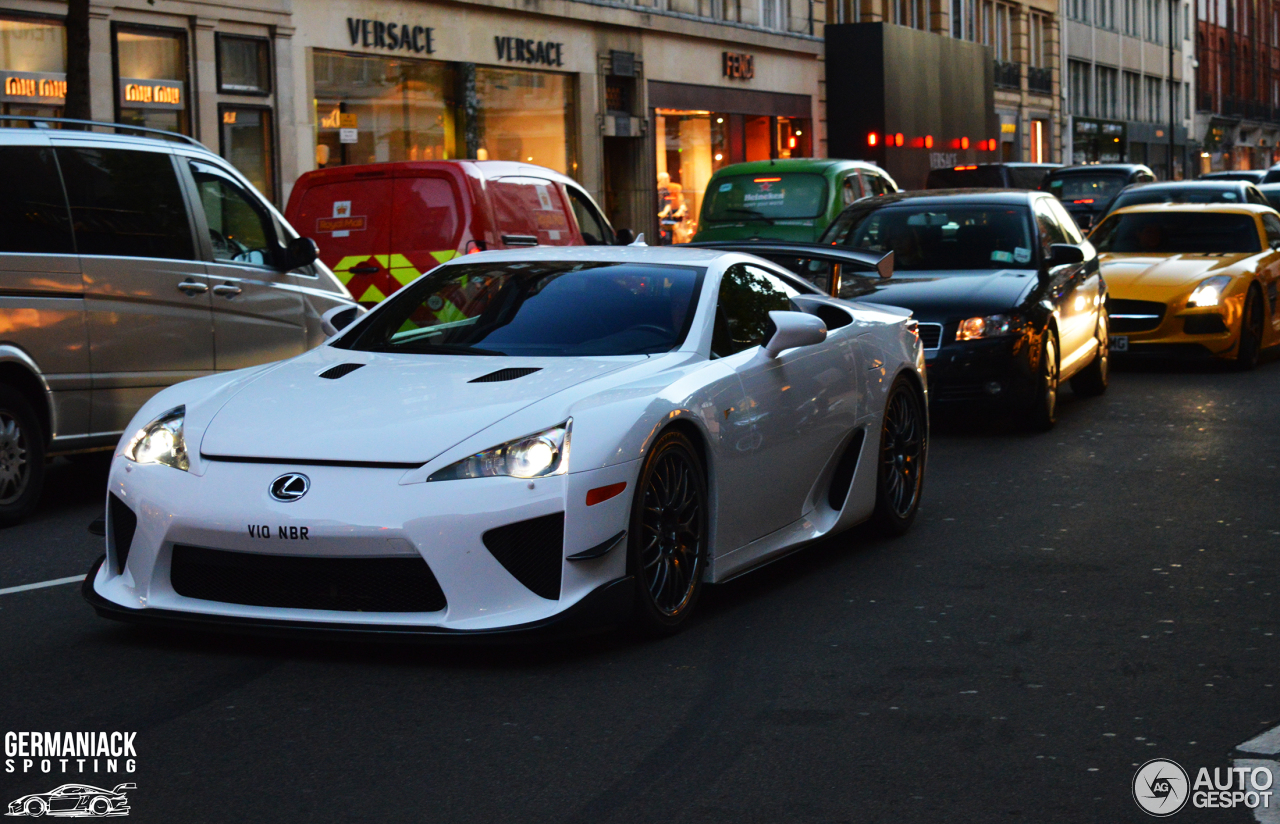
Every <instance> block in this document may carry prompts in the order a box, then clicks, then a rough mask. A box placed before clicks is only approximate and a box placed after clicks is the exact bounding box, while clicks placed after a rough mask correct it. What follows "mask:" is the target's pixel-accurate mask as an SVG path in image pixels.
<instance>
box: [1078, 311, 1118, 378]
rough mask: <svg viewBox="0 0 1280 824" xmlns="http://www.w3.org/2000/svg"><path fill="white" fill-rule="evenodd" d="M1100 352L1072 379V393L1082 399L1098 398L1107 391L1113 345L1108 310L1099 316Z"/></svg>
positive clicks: (1097, 333) (1097, 335)
mask: <svg viewBox="0 0 1280 824" xmlns="http://www.w3.org/2000/svg"><path fill="white" fill-rule="evenodd" d="M1096 337H1097V339H1098V351H1097V352H1096V353H1095V354H1094V356H1093V360H1091V361H1089V365H1088V366H1086V367H1085V368H1084V369H1082V370H1080V372H1078V373H1077V374H1076V375H1074V376H1072V378H1071V391H1072V392H1075V393H1076V394H1077V395H1079V396H1080V397H1082V398H1096V397H1098V396H1099V395H1101V394H1102V393H1103V392H1106V391H1107V383H1108V381H1109V379H1110V371H1111V362H1110V361H1111V355H1110V352H1109V351H1108V349H1107V347H1109V346H1110V345H1111V319H1110V318H1109V317H1107V310H1106V309H1103V310H1102V312H1101V313H1099V315H1098V331H1097V332H1096Z"/></svg>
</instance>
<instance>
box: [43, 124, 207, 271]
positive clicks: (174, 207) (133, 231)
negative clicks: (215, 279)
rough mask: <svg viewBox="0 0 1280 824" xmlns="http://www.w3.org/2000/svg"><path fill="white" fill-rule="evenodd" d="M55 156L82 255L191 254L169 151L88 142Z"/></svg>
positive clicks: (183, 257) (178, 256)
mask: <svg viewBox="0 0 1280 824" xmlns="http://www.w3.org/2000/svg"><path fill="white" fill-rule="evenodd" d="M57 155H58V165H59V166H60V167H61V168H62V179H63V181H64V182H65V184H66V188H67V200H68V201H69V202H70V205H71V219H72V224H73V226H74V228H75V236H76V246H77V248H78V249H79V252H80V254H82V255H111V256H115V257H141V258H172V259H175V260H192V259H194V258H195V247H194V244H193V243H192V238H191V224H190V222H189V220H188V219H187V207H186V203H185V202H184V201H183V198H182V190H181V188H179V186H178V176H177V174H176V173H175V171H174V168H173V162H172V161H171V160H170V155H168V154H165V153H162V152H142V151H134V150H130V149H97V148H86V147H60V148H59V149H58V150H57Z"/></svg>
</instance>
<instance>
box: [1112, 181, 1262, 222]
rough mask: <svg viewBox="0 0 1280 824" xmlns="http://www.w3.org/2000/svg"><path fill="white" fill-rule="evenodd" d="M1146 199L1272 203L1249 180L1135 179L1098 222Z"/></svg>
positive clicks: (1156, 201)
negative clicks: (1152, 180) (1163, 181)
mask: <svg viewBox="0 0 1280 824" xmlns="http://www.w3.org/2000/svg"><path fill="white" fill-rule="evenodd" d="M1143 203H1256V204H1258V205H1259V206H1270V205H1271V203H1270V202H1268V200H1267V196H1266V194H1264V193H1263V191H1262V190H1261V189H1260V188H1259V187H1257V186H1255V185H1253V184H1252V183H1250V182H1249V181H1247V180H1175V181H1172V182H1165V183H1133V184H1130V185H1129V186H1126V187H1124V188H1123V189H1121V190H1120V192H1119V193H1118V194H1116V195H1115V196H1114V197H1112V198H1111V200H1110V202H1108V203H1107V205H1106V207H1105V208H1104V209H1103V210H1102V214H1101V215H1100V216H1099V217H1098V220H1097V221H1096V222H1098V223H1101V222H1102V220H1103V219H1104V218H1105V217H1106V216H1107V215H1109V214H1111V213H1112V212H1114V211H1115V210H1117V209H1123V208H1125V207H1126V206H1138V205H1140V204H1143Z"/></svg>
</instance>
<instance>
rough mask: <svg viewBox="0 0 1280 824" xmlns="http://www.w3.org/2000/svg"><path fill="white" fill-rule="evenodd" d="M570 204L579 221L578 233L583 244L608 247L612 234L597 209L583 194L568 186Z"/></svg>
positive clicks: (566, 188)
mask: <svg viewBox="0 0 1280 824" xmlns="http://www.w3.org/2000/svg"><path fill="white" fill-rule="evenodd" d="M565 190H566V191H567V192H568V193H569V203H570V204H571V205H572V206H573V216H574V217H575V218H577V220H578V231H580V232H581V233H582V242H583V243H585V244H587V245H588V246H607V245H608V244H609V242H610V240H611V237H610V235H611V232H610V231H609V229H608V227H607V226H606V225H605V222H604V219H603V218H602V217H600V215H599V213H597V212H596V210H595V208H594V207H593V206H592V205H591V204H590V203H589V202H588V201H587V199H586V197H585V196H583V194H582V192H579V191H578V190H576V189H574V188H573V187H572V186H566V187H565Z"/></svg>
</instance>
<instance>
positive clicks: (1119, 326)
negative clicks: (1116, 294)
mask: <svg viewBox="0 0 1280 824" xmlns="http://www.w3.org/2000/svg"><path fill="white" fill-rule="evenodd" d="M1165 308H1166V307H1165V305H1164V304H1163V303H1157V302H1156V301H1151V300H1119V299H1116V298H1107V314H1108V315H1110V318H1111V333H1112V334H1114V335H1127V334H1129V333H1130V332H1149V331H1151V330H1152V329H1155V328H1156V327H1158V326H1159V325H1160V322H1161V321H1162V320H1164V312H1165Z"/></svg>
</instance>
